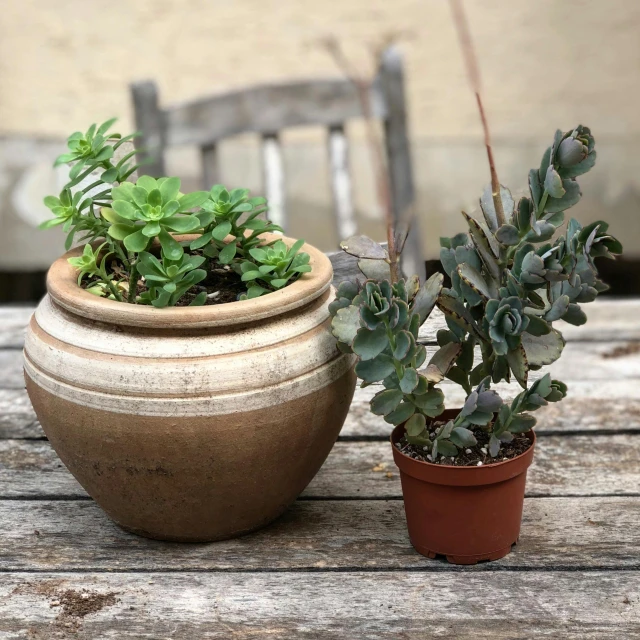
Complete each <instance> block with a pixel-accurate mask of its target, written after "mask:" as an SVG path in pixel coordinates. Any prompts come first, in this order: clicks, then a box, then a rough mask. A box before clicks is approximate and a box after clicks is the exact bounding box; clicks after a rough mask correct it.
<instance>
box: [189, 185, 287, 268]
mask: <svg viewBox="0 0 640 640" xmlns="http://www.w3.org/2000/svg"><path fill="white" fill-rule="evenodd" d="M201 207H202V209H201V211H200V212H199V213H198V214H197V216H198V218H199V220H200V223H201V226H202V228H203V233H202V235H201V236H200V237H199V238H197V239H196V240H194V241H193V242H192V243H191V249H201V248H204V252H205V255H207V256H209V257H211V258H217V259H218V260H219V261H220V263H221V264H230V263H231V262H233V260H234V259H235V258H236V257H239V258H247V257H248V255H249V251H250V249H252V248H253V247H257V246H258V245H260V244H261V243H262V240H261V238H260V236H261V235H262V234H264V233H282V228H281V227H279V226H278V225H276V224H273V223H272V222H269V221H268V220H263V219H261V218H259V217H258V216H260V215H261V214H264V213H265V212H266V211H267V207H266V200H265V199H264V198H261V197H257V198H250V197H249V190H248V189H233V190H232V191H229V190H227V189H226V188H225V187H224V185H221V184H216V185H214V186H213V187H212V188H211V191H210V192H209V194H208V198H207V199H205V201H204V202H203V203H202V204H201ZM228 236H231V237H232V238H233V240H231V241H229V242H225V238H227V237H228Z"/></svg>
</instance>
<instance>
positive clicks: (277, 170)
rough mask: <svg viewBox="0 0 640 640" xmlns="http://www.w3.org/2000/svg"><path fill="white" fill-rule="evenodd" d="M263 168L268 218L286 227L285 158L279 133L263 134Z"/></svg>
mask: <svg viewBox="0 0 640 640" xmlns="http://www.w3.org/2000/svg"><path fill="white" fill-rule="evenodd" d="M262 169H263V177H264V193H265V196H266V198H267V200H268V202H269V210H268V211H267V218H268V219H269V220H271V222H273V223H275V224H277V225H280V226H281V227H282V228H283V229H285V228H286V224H287V215H286V205H285V178H284V159H283V157H282V148H281V147H280V141H279V140H278V135H277V134H275V133H268V134H264V135H263V136H262Z"/></svg>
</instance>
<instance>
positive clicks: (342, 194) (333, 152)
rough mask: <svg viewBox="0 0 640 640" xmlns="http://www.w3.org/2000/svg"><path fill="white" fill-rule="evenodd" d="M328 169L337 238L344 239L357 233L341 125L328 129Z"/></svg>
mask: <svg viewBox="0 0 640 640" xmlns="http://www.w3.org/2000/svg"><path fill="white" fill-rule="evenodd" d="M328 142H329V167H330V172H331V191H332V193H333V205H334V209H335V214H336V228H337V231H338V238H340V239H344V238H348V237H349V236H352V235H354V234H355V233H356V232H357V231H358V228H357V225H356V216H355V211H354V208H353V196H352V190H351V176H350V175H349V149H348V143H347V136H346V135H345V132H344V127H343V126H342V125H333V126H332V127H330V128H329V141H328Z"/></svg>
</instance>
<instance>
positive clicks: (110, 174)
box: [100, 167, 118, 183]
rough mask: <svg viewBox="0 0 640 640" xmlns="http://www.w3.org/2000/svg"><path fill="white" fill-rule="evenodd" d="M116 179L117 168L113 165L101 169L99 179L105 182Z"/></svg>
mask: <svg viewBox="0 0 640 640" xmlns="http://www.w3.org/2000/svg"><path fill="white" fill-rule="evenodd" d="M117 179H118V170H117V169H116V168H115V167H111V168H110V169H107V170H106V171H103V172H102V174H101V175H100V180H102V182H106V183H112V182H115V181H116V180H117Z"/></svg>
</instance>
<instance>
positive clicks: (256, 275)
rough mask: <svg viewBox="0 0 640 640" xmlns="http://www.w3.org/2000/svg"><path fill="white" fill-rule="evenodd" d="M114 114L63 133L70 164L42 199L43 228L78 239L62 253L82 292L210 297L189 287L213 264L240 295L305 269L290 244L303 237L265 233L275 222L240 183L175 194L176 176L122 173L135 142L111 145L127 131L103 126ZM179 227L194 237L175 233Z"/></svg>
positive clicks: (160, 301)
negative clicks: (234, 279) (55, 191)
mask: <svg viewBox="0 0 640 640" xmlns="http://www.w3.org/2000/svg"><path fill="white" fill-rule="evenodd" d="M114 122H115V119H112V120H109V121H107V122H105V123H104V124H101V125H100V126H98V125H95V124H93V125H91V127H89V130H88V131H87V132H86V133H84V134H83V133H81V132H76V133H74V134H72V135H71V136H70V137H69V139H68V142H67V145H68V148H69V151H68V153H64V154H62V155H61V156H60V157H59V158H58V159H57V160H56V165H61V164H70V165H71V168H70V172H69V182H68V183H67V184H66V185H65V186H64V187H63V189H62V191H61V193H60V195H59V196H58V197H55V196H47V197H46V198H45V201H44V202H45V205H46V206H47V207H48V208H49V209H50V210H51V212H52V213H53V216H54V217H53V218H52V219H51V220H47V221H45V222H44V223H43V224H42V225H41V226H42V227H43V228H50V227H54V226H58V225H62V229H63V231H64V232H65V233H66V234H67V240H66V243H65V246H66V248H67V249H69V248H70V247H71V245H72V244H73V243H74V241H79V242H85V243H87V244H85V246H84V249H83V253H82V255H81V256H80V257H78V258H70V259H69V262H70V263H71V264H72V265H73V266H74V267H76V268H77V269H78V271H79V275H78V283H79V284H81V283H83V284H84V285H85V288H86V289H87V291H90V292H91V293H93V294H95V295H98V296H105V297H109V298H112V299H114V300H117V301H119V302H124V301H126V302H129V303H135V304H152V305H154V306H156V307H167V306H173V305H176V304H178V303H180V301H181V300H182V299H183V298H184V296H185V294H189V298H190V299H189V300H188V302H189V304H191V305H201V304H205V303H206V302H207V301H208V298H209V297H210V298H211V299H212V300H213V299H214V298H215V297H216V296H215V295H213V294H212V295H211V296H208V295H207V288H206V287H204V286H198V283H201V282H202V283H203V284H206V282H203V281H205V280H206V278H207V276H208V274H209V272H210V271H211V270H215V269H216V267H223V269H222V270H223V271H224V269H227V270H229V273H231V274H233V273H234V272H235V273H237V274H239V275H240V276H241V277H242V280H243V281H245V282H246V283H247V286H248V291H247V292H246V293H244V294H241V295H240V299H245V298H253V297H257V296H260V295H264V294H267V293H270V292H271V291H275V290H277V289H281V288H282V287H284V286H286V285H288V284H290V283H291V282H293V281H294V280H295V279H296V278H298V277H299V276H300V275H302V274H304V273H307V272H309V271H310V270H311V266H310V265H309V256H308V255H307V254H306V253H300V252H299V250H300V248H301V247H302V245H303V244H304V241H303V240H300V241H298V242H296V243H295V244H294V245H293V246H292V247H291V248H288V247H287V246H286V244H285V243H284V242H283V241H281V240H272V241H271V242H265V239H264V234H265V233H274V232H276V233H280V232H282V229H281V228H280V227H278V226H277V225H274V224H272V223H271V222H269V221H268V220H265V219H263V217H264V215H265V214H266V211H267V204H266V200H265V199H264V198H260V197H258V198H251V197H249V191H248V190H247V189H234V190H232V191H229V190H227V189H226V188H225V187H224V186H223V185H214V186H213V187H212V188H211V190H210V191H195V192H192V193H182V192H181V191H180V188H181V183H180V179H179V178H175V177H160V178H157V179H156V178H153V177H151V176H141V177H140V178H138V179H137V181H136V182H131V181H129V179H130V178H131V179H132V180H133V179H135V178H134V174H135V172H136V171H137V169H139V168H140V165H137V164H133V160H132V159H133V157H134V155H135V151H134V150H132V151H129V152H124V151H123V150H121V151H119V152H118V149H119V148H120V146H121V145H122V144H124V143H126V142H128V141H130V140H131V139H132V138H134V137H135V135H136V134H131V135H128V136H125V137H122V136H121V135H120V134H118V133H109V129H110V128H111V127H112V125H113V123H114ZM119 156H120V157H119ZM93 178H95V180H93ZM91 180H93V182H91ZM86 182H90V184H85V183H86ZM185 233H193V234H195V235H197V237H196V238H195V239H191V240H190V241H187V240H185V241H180V240H179V239H176V238H175V237H174V234H185ZM154 246H155V247H158V248H159V250H158V251H157V252H158V254H159V256H156V255H154V254H153V253H152V251H153V250H154V249H153V247H154ZM227 265H229V266H227ZM200 267H203V268H200ZM213 293H215V292H213ZM184 303H185V302H184V301H183V302H181V304H184Z"/></svg>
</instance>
